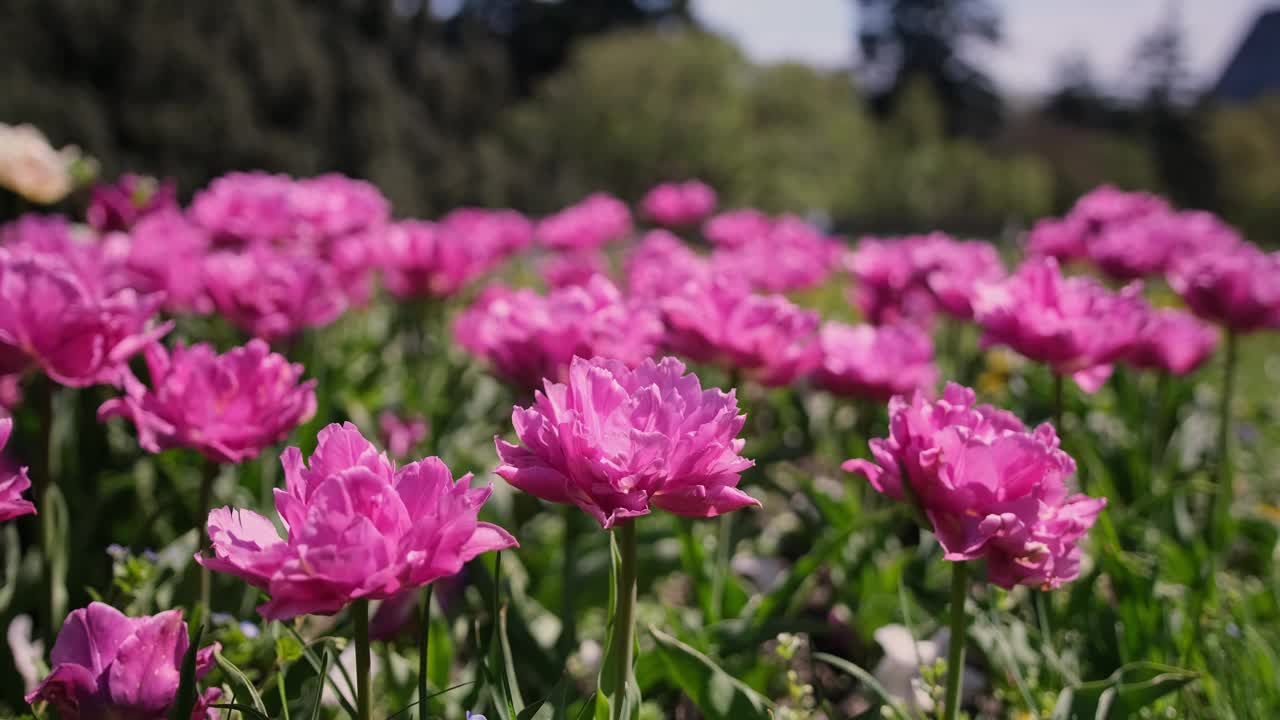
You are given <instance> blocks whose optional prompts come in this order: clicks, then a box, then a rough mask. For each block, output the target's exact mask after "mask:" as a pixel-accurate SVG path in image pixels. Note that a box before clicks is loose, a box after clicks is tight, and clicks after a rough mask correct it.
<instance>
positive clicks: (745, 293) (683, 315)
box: [658, 276, 820, 386]
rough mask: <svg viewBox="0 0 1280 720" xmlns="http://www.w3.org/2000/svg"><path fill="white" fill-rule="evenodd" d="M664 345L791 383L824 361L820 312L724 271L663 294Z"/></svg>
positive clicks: (760, 378)
mask: <svg viewBox="0 0 1280 720" xmlns="http://www.w3.org/2000/svg"><path fill="white" fill-rule="evenodd" d="M658 307H659V308H660V309H661V311H662V320H663V323H664V324H665V325H666V327H667V333H666V340H665V344H666V346H667V347H669V348H671V349H672V350H674V351H676V352H678V353H680V354H682V355H685V356H687V357H689V358H691V359H693V360H696V361H698V362H712V363H717V364H720V365H723V366H725V367H728V368H731V369H736V370H741V371H743V372H745V373H747V375H748V376H749V377H751V378H752V379H754V380H756V381H757V382H759V383H761V384H764V385H771V386H777V385H786V384H788V383H790V382H791V381H793V380H795V379H796V378H798V377H800V376H802V375H804V374H806V373H808V372H809V371H810V370H812V369H813V368H814V367H816V366H817V364H818V362H819V361H820V349H819V347H818V323H819V318H818V314H817V313H816V312H814V311H812V310H807V309H804V308H801V307H800V306H798V305H796V304H794V303H792V302H791V301H790V300H787V299H786V298H785V297H783V296H782V295H757V294H755V293H752V292H750V291H749V290H748V289H747V288H746V287H744V286H743V285H742V284H741V283H740V282H737V281H735V280H732V279H729V278H726V277H723V276H719V277H715V278H713V279H712V280H710V281H707V282H702V283H690V284H688V285H686V286H685V287H684V288H682V289H681V290H680V291H679V292H677V293H674V294H671V295H668V296H666V297H664V298H662V299H661V301H660V302H659V304H658Z"/></svg>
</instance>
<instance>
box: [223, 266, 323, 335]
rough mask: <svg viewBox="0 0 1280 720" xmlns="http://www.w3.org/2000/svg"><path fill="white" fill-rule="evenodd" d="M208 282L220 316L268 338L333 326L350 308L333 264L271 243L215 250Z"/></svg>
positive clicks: (237, 325) (247, 330) (246, 330)
mask: <svg viewBox="0 0 1280 720" xmlns="http://www.w3.org/2000/svg"><path fill="white" fill-rule="evenodd" d="M204 282H205V288H206V291H207V293H208V295H209V300H210V301H211V302H212V304H213V307H214V309H216V310H217V311H218V313H219V314H221V315H222V316H223V317H225V318H226V319H227V320H228V321H229V322H230V323H231V324H233V325H235V326H236V327H239V328H240V329H242V330H244V331H245V332H247V333H249V334H251V335H253V336H256V337H260V338H263V339H266V340H278V339H281V338H285V337H288V336H290V335H294V334H296V333H298V332H301V331H302V330H304V329H306V328H310V327H321V326H324V325H328V324H329V323H331V322H333V321H334V320H336V319H337V318H338V316H340V315H341V314H342V313H343V312H344V311H345V310H346V309H347V296H346V293H345V291H344V287H343V284H342V282H341V278H340V277H339V274H338V272H337V271H336V270H335V269H334V268H333V267H332V266H331V265H329V264H328V263H326V262H324V261H323V260H319V259H317V258H315V257H312V256H310V255H303V254H289V253H285V252H283V251H280V250H275V249H272V248H270V247H267V246H265V245H255V246H253V247H251V248H249V249H248V250H245V251H243V252H229V251H221V252H215V253H212V254H210V255H209V256H208V257H207V258H206V259H205V263H204Z"/></svg>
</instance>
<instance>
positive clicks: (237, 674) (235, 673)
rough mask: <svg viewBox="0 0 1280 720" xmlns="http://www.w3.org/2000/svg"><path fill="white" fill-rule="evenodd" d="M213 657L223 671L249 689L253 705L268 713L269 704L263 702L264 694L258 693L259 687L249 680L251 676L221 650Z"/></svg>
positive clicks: (263, 712) (264, 713)
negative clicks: (245, 673) (223, 654)
mask: <svg viewBox="0 0 1280 720" xmlns="http://www.w3.org/2000/svg"><path fill="white" fill-rule="evenodd" d="M213 659H214V660H215V661H217V663H218V667H220V668H222V671H223V672H225V673H226V674H227V675H228V676H230V677H231V678H232V679H234V680H235V681H236V682H238V683H239V684H240V685H241V686H243V687H244V689H245V690H246V691H248V693H249V699H250V700H252V701H253V707H255V708H257V710H258V712H260V713H262V714H263V715H266V714H267V706H266V705H263V704H262V696H260V695H258V689H257V688H256V687H254V686H253V683H251V682H249V678H247V677H245V675H244V673H243V672H242V671H241V670H240V668H238V667H236V666H235V663H233V662H231V661H230V660H228V659H226V658H225V657H223V656H222V653H220V652H215V653H214V654H213Z"/></svg>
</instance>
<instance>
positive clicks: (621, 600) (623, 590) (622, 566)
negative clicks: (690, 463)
mask: <svg viewBox="0 0 1280 720" xmlns="http://www.w3.org/2000/svg"><path fill="white" fill-rule="evenodd" d="M616 532H617V536H618V554H619V555H620V556H621V562H620V563H619V566H618V586H617V588H616V598H617V605H616V606H615V607H614V612H613V633H612V637H611V641H612V642H610V644H609V654H610V655H611V656H612V658H611V659H612V660H613V665H612V667H613V672H614V676H613V693H614V697H615V698H617V701H616V702H613V703H611V704H610V715H611V716H612V718H614V720H617V719H619V718H624V717H625V714H624V712H623V711H624V708H625V706H626V704H627V703H626V701H625V698H626V697H627V684H628V683H629V682H632V679H631V678H632V673H631V665H632V662H633V661H634V658H633V654H634V649H635V644H636V524H635V521H634V520H627V521H624V522H623V523H622V524H620V525H618V526H617V531H616Z"/></svg>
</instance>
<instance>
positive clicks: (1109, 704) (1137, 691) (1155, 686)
mask: <svg viewBox="0 0 1280 720" xmlns="http://www.w3.org/2000/svg"><path fill="white" fill-rule="evenodd" d="M1199 677H1200V676H1199V674H1198V673H1194V672H1191V671H1189V670H1183V669H1182V668H1176V667H1171V666H1169V665H1161V664H1159V663H1152V662H1135V663H1129V664H1127V665H1124V666H1123V667H1121V668H1120V669H1119V670H1116V671H1115V672H1114V673H1112V675H1111V677H1109V678H1107V679H1105V680H1095V681H1093V682H1087V683H1081V684H1080V685H1076V686H1075V687H1069V688H1066V689H1064V690H1063V691H1062V693H1061V694H1059V695H1058V702H1057V704H1056V705H1054V708H1053V715H1052V716H1051V718H1052V720H1122V719H1123V718H1129V717H1136V716H1137V713H1138V711H1139V710H1141V709H1142V708H1145V707H1147V706H1148V705H1150V704H1152V703H1154V702H1155V701H1156V700H1159V699H1160V698H1162V697H1164V696H1165V695H1168V694H1169V693H1171V692H1174V691H1176V690H1178V689H1179V688H1182V687H1183V686H1185V685H1187V684H1189V683H1191V682H1194V681H1195V680H1196V679H1197V678H1199Z"/></svg>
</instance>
